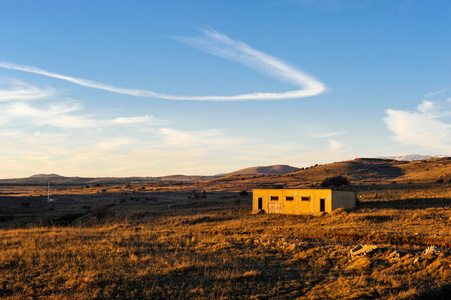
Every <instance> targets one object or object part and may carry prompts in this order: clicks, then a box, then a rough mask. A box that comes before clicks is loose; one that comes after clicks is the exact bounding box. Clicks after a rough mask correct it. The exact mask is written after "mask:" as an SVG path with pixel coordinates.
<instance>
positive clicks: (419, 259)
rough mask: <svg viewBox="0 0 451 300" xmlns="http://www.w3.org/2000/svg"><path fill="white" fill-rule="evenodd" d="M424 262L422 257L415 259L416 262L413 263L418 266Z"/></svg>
mask: <svg viewBox="0 0 451 300" xmlns="http://www.w3.org/2000/svg"><path fill="white" fill-rule="evenodd" d="M422 261H423V259H422V258H421V257H417V258H415V259H414V260H413V263H414V264H418V263H420V262H422Z"/></svg>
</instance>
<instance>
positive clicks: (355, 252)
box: [350, 245, 377, 256]
mask: <svg viewBox="0 0 451 300" xmlns="http://www.w3.org/2000/svg"><path fill="white" fill-rule="evenodd" d="M376 250H377V246H376V245H357V246H355V247H354V248H352V249H351V251H350V255H351V256H360V255H369V254H372V253H373V252H374V251H376Z"/></svg>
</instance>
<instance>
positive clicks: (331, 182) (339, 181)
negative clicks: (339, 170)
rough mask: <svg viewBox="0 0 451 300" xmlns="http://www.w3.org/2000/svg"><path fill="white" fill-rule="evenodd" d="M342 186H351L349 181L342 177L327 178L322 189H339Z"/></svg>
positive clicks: (322, 183) (322, 184)
mask: <svg viewBox="0 0 451 300" xmlns="http://www.w3.org/2000/svg"><path fill="white" fill-rule="evenodd" d="M342 185H349V180H348V179H347V178H346V177H344V176H341V175H338V176H332V177H327V178H326V179H324V180H323V181H322V182H321V186H322V187H339V186H342Z"/></svg>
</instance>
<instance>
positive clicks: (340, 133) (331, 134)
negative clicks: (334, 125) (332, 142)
mask: <svg viewBox="0 0 451 300" xmlns="http://www.w3.org/2000/svg"><path fill="white" fill-rule="evenodd" d="M347 133H348V132H347V131H340V132H331V133H325V134H320V135H315V136H313V137H315V138H327V137H331V136H336V135H342V134H347Z"/></svg>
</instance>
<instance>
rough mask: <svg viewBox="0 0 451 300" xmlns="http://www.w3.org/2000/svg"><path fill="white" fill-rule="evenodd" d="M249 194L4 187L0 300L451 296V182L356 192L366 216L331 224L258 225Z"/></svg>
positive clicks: (279, 219) (264, 221) (331, 217)
mask: <svg viewBox="0 0 451 300" xmlns="http://www.w3.org/2000/svg"><path fill="white" fill-rule="evenodd" d="M241 181H246V180H240V182H241ZM220 184H221V185H224V182H221V183H220ZM194 188H196V189H197V190H196V191H193V189H194ZM240 188H241V186H239V185H237V186H236V187H235V188H234V189H223V190H221V187H220V186H219V185H211V186H207V185H204V186H200V185H197V186H195V185H177V184H172V185H170V184H166V185H155V184H154V185H127V186H101V187H92V188H87V187H58V188H55V189H54V190H53V193H52V198H55V199H56V200H57V202H55V203H47V202H46V201H45V200H46V187H45V186H41V187H4V188H2V190H1V192H2V196H1V197H0V226H1V228H3V229H0V297H1V298H2V299H136V298H138V299H139V298H141V299H142V298H144V299H187V298H190V299H440V297H441V298H443V299H448V298H449V295H450V291H451V257H450V256H449V254H450V252H449V251H450V250H451V235H450V230H449V228H450V225H451V220H450V217H451V184H447V183H443V184H381V185H360V186H353V187H352V188H353V189H355V190H357V195H358V197H359V200H360V204H359V208H358V209H356V210H354V211H342V210H338V211H335V212H333V213H332V214H325V215H320V216H288V215H267V214H266V215H265V214H262V215H251V214H250V211H251V196H250V195H247V196H241V197H239V196H238V191H239V189H240ZM204 190H205V193H204ZM238 199H240V200H239V201H238ZM359 244H368V245H375V246H377V249H376V251H374V252H373V253H371V254H368V255H363V256H354V257H351V256H350V251H351V249H352V248H354V247H355V246H356V245H359ZM431 245H433V246H436V247H437V248H438V252H436V253H432V254H423V251H424V250H425V249H427V248H428V247H429V246H431Z"/></svg>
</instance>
